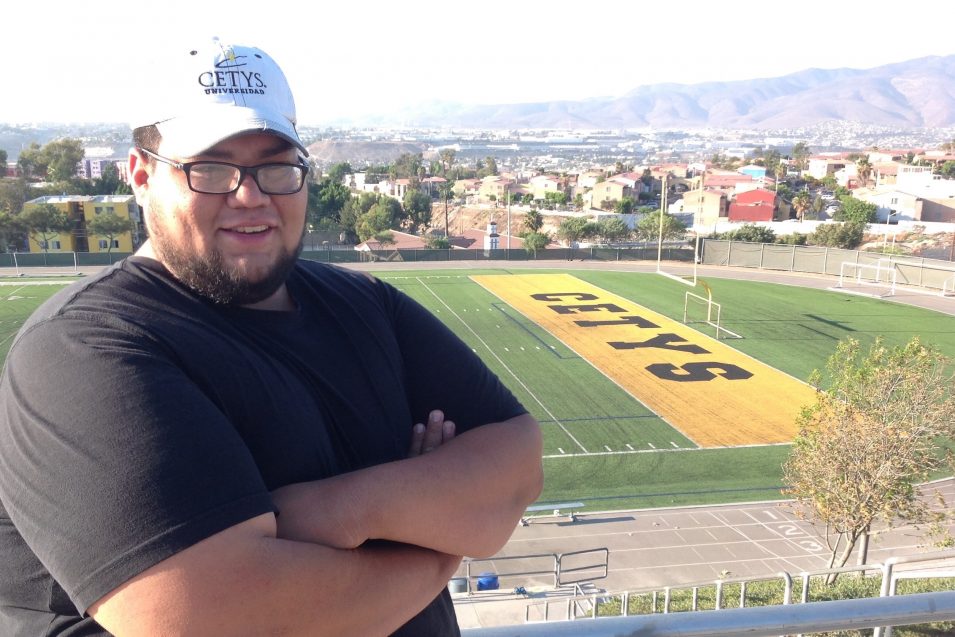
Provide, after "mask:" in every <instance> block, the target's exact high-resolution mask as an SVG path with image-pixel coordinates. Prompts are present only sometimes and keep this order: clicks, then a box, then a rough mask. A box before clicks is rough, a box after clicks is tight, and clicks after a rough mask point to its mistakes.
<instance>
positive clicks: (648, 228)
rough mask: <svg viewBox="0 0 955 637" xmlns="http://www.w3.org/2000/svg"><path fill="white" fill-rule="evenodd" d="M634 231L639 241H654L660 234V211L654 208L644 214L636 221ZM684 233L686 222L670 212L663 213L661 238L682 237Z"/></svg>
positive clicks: (665, 239)
mask: <svg viewBox="0 0 955 637" xmlns="http://www.w3.org/2000/svg"><path fill="white" fill-rule="evenodd" d="M634 232H635V234H636V235H637V238H639V239H640V240H641V241H656V240H657V238H658V237H659V236H660V211H659V210H654V211H653V212H650V213H647V214H646V215H644V216H643V217H642V218H641V219H640V221H638V222H637V227H636V228H635V229H634ZM684 235H686V224H684V223H683V222H682V221H680V220H679V219H677V218H676V217H674V216H673V215H671V214H670V213H666V214H664V215H663V240H664V241H667V240H669V239H682V238H683V236H684Z"/></svg>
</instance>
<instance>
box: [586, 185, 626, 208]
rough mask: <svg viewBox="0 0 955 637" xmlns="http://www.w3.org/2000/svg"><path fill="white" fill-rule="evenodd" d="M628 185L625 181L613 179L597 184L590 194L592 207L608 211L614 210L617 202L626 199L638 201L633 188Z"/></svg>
mask: <svg viewBox="0 0 955 637" xmlns="http://www.w3.org/2000/svg"><path fill="white" fill-rule="evenodd" d="M627 183H628V182H627V180H625V179H614V178H612V177H611V178H610V179H605V180H604V181H601V182H599V183H597V184H595V185H594V187H593V189H591V191H590V193H588V194H589V195H590V206H591V207H592V208H599V209H601V210H606V209H609V208H612V207H613V206H614V204H615V203H616V202H618V201H620V200H621V199H623V198H624V197H631V198H633V199H636V198H637V195H636V193H634V190H633V187H632V186H629V185H627Z"/></svg>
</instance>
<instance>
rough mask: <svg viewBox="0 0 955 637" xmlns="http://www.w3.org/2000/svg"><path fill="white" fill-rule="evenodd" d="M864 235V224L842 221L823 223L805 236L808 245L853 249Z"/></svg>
mask: <svg viewBox="0 0 955 637" xmlns="http://www.w3.org/2000/svg"><path fill="white" fill-rule="evenodd" d="M864 235H865V224H862V223H854V222H849V221H847V222H844V223H824V224H822V225H820V226H819V227H817V228H816V230H815V231H814V232H813V233H812V234H810V235H809V237H808V238H807V240H808V242H809V244H810V245H815V246H829V247H830V248H843V249H845V250H854V249H855V248H857V247H859V244H861V243H862V237H863V236H864Z"/></svg>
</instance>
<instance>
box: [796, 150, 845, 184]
mask: <svg viewBox="0 0 955 637" xmlns="http://www.w3.org/2000/svg"><path fill="white" fill-rule="evenodd" d="M851 163H853V162H852V161H851V160H850V159H848V155H847V154H846V153H836V154H834V155H829V154H826V155H819V156H816V157H810V158H809V165H808V167H807V169H806V174H808V175H809V176H810V177H813V178H815V179H825V178H826V177H828V176H829V175H834V174H835V173H836V171H837V170H839V169H841V168H845V167H846V166H847V165H848V164H851Z"/></svg>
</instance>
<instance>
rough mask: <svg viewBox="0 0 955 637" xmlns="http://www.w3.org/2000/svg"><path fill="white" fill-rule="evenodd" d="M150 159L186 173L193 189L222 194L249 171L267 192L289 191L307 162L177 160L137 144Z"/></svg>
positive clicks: (301, 178) (298, 181)
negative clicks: (263, 162)
mask: <svg viewBox="0 0 955 637" xmlns="http://www.w3.org/2000/svg"><path fill="white" fill-rule="evenodd" d="M139 150H141V151H143V152H144V153H145V154H147V155H149V156H150V157H152V158H153V159H156V160H158V161H161V162H163V163H164V164H169V165H170V166H173V167H174V168H178V169H179V170H181V171H182V172H184V173H186V183H187V184H189V189H190V190H192V191H193V192H198V193H202V194H206V195H226V194H229V193H233V192H235V191H236V190H238V189H239V185H241V184H242V181H243V180H244V179H245V176H246V175H252V179H254V180H255V184H256V185H257V186H258V187H259V190H261V191H262V192H263V193H265V194H267V195H292V194H295V193H297V192H298V191H299V190H301V189H302V186H304V185H305V177H306V175H308V165H307V164H305V163H298V164H286V163H279V162H276V163H272V164H259V165H258V166H239V165H236V164H230V163H228V162H224V161H189V162H180V161H176V160H174V159H169V158H168V157H163V156H161V155H157V154H156V153H154V152H152V151H150V150H146V149H145V148H140V149H139Z"/></svg>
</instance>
